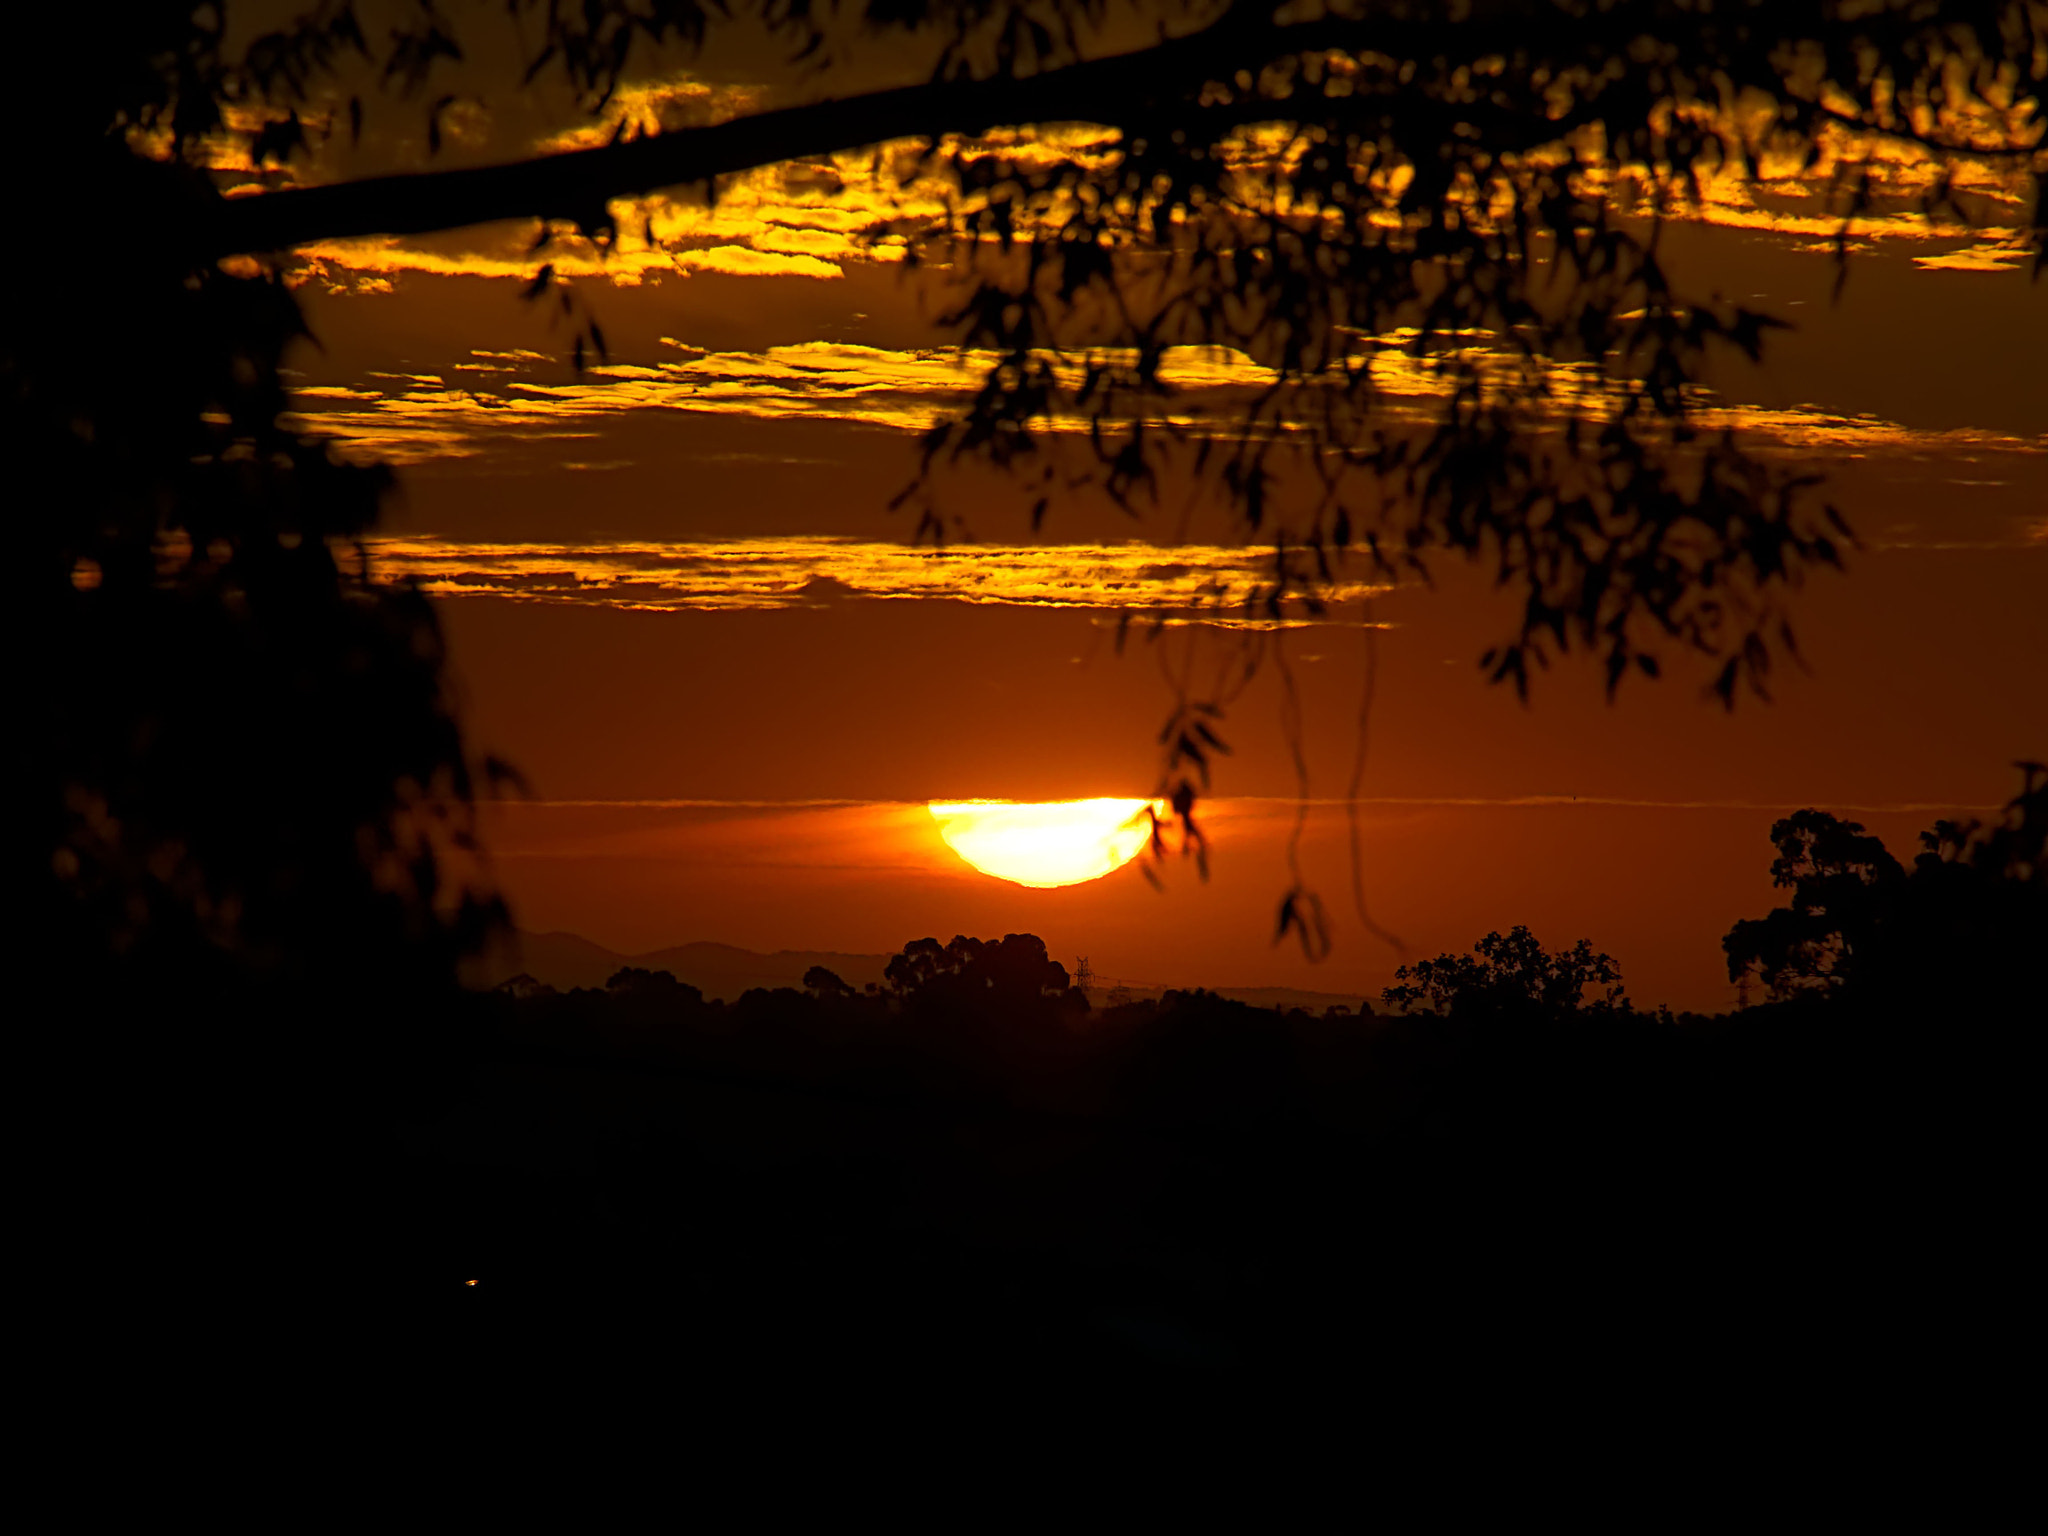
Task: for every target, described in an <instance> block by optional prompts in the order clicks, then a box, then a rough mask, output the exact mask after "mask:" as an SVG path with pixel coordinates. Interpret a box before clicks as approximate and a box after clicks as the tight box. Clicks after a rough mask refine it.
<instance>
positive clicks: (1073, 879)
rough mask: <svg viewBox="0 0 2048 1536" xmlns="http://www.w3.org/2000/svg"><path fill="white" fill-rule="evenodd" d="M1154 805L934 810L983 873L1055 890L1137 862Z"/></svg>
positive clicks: (993, 805)
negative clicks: (1147, 807) (1134, 861)
mask: <svg viewBox="0 0 2048 1536" xmlns="http://www.w3.org/2000/svg"><path fill="white" fill-rule="evenodd" d="M1152 803H1153V802H1151V801H1147V800H1053V801H1046V802H1042V803H1038V804H1033V803H1030V802H1026V801H1017V800H953V801H941V800H934V801H932V802H931V805H930V810H931V813H932V820H934V821H936V822H937V823H938V824H939V836H940V837H942V838H944V839H945V840H946V846H947V847H948V848H951V849H952V850H953V851H954V852H955V853H957V854H959V855H960V857H961V858H963V859H965V860H966V861H967V862H968V863H969V864H972V865H973V866H974V867H975V868H976V869H978V870H980V871H981V872H982V873H983V874H984V875H993V876H995V878H996V879H998V880H1010V881H1014V882H1015V883H1016V884H1018V885H1030V886H1037V887H1039V888H1041V889H1050V888H1052V887H1054V886H1060V885H1079V884H1081V883H1082V882H1083V881H1086V880H1100V879H1101V878H1102V877H1103V876H1104V875H1106V874H1108V873H1109V872H1110V871H1111V870H1114V869H1118V868H1120V867H1121V866H1123V865H1125V864H1128V863H1129V862H1130V861H1131V860H1132V859H1133V858H1135V857H1137V855H1138V852H1139V850H1140V849H1142V848H1143V847H1144V846H1145V843H1146V840H1147V839H1148V838H1150V837H1151V835H1152V820H1151V818H1150V817H1148V816H1147V815H1146V814H1145V807H1146V806H1147V805H1149V804H1152ZM1158 809H1159V810H1160V811H1161V813H1162V814H1163V813H1164V811H1165V807H1164V806H1160V807H1158Z"/></svg>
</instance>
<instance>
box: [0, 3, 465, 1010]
mask: <svg viewBox="0 0 2048 1536" xmlns="http://www.w3.org/2000/svg"><path fill="white" fill-rule="evenodd" d="M143 13H147V14H150V15H155V14H157V12H156V11H155V10H154V9H153V8H148V7H142V8H138V14H143ZM117 40H118V38H117ZM108 58H109V59H110V61H111V65H110V73H109V74H108V75H107V76H106V77H104V78H102V77H100V76H99V75H98V74H96V73H95V72H92V71H86V72H82V74H81V77H80V82H81V97H82V100H81V101H77V102H72V103H70V105H69V114H70V115H67V114H66V112H65V111H62V110H57V111H56V115H55V118H54V122H52V121H44V120H29V121H22V120H20V119H18V118H15V117H13V116H11V115H10V118H9V126H10V131H11V132H12V133H13V135H14V137H15V141H16V142H27V141H29V140H31V139H33V140H35V141H36V142H38V143H39V144H41V145H42V146H43V148H42V149H41V150H39V151H38V153H37V154H36V155H33V156H27V157H24V158H25V160H26V161H27V162H28V164H27V165H26V166H17V169H16V172H15V174H16V175H18V176H22V177H25V178H27V179H28V180H30V181H31V183H32V186H31V187H30V188H27V189H18V191H17V195H18V196H19V197H20V198H21V204H20V206H24V207H33V206H43V207H46V208H49V209H52V210H61V214H53V216H52V217H51V218H50V219H49V220H47V221H46V222H43V223H40V224H37V225H36V226H35V227H34V233H32V234H31V233H29V232H28V230H27V227H24V230H23V232H22V233H21V236H20V238H14V239H10V240H9V241H8V242H7V243H6V250H5V252H4V253H0V264H4V271H0V282H4V286H5V291H6V292H7V293H8V294H9V295H10V312H9V314H8V317H7V322H6V325H5V328H4V331H0V398H4V402H5V409H4V413H0V452H4V454H5V455H6V461H7V464H8V467H9V473H10V475H11V476H12V477H13V479H14V484H15V487H16V490H15V493H14V496H13V498H12V503H11V504H12V505H13V507H14V508H15V510H16V512H17V517H16V523H17V532H19V534H20V535H21V537H22V538H23V539H25V540H26V541H27V542H26V544H25V545H24V546H23V549H22V552H21V557H20V558H18V559H16V560H15V561H12V562H10V565H9V576H8V581H9V584H10V587H11V589H12V608H13V619H14V622H15V623H16V624H17V625H19V626H20V633H21V635H22V636H23V637H24V640H23V642H22V645H23V661H22V665H21V668H20V672H21V683H20V686H19V688H18V690H17V693H18V696H19V703H18V709H19V711H20V713H19V716H18V718H17V719H16V721H15V722H14V723H13V725H12V726H11V727H10V729H9V732H8V749H7V751H8V757H9V760H10V763H11V766H12V768H13V770H14V773H15V776H16V779H17V781H18V782H20V783H22V784H23V785H24V787H25V791H26V795H27V802H28V807H29V809H28V811H27V813H26V816H25V818H24V820H25V823H26V836H25V837H24V839H23V847H22V850H21V851H22V855H23V859H24V864H25V866H26V867H24V868H21V869H20V870H19V878H20V880H21V885H20V886H19V887H18V888H20V889H24V890H25V892H26V895H27V910H28V911H29V912H30V913H31V914H32V917H31V921H32V923H33V924H34V929H35V937H36V943H35V946H34V947H35V952H36V953H37V954H38V957H39V958H38V963H39V964H42V965H51V966H55V967H58V968H60V969H61V970H62V972H63V973H65V974H68V975H70V976H72V977H74V978H75V979H76V980H78V981H80V982H90V983H94V984H97V983H103V982H107V981H109V980H112V979H114V978H116V977H118V976H122V975H127V976H131V977H134V978H137V979H148V978H156V979H162V978H163V977H164V976H166V975H169V974H173V973H175V974H177V975H180V976H183V977H185V978H186V979H188V980H192V981H200V980H206V979H208V978H210V979H211V980H213V981H221V982H226V981H228V980H230V979H231V976H232V975H241V976H245V977H249V976H253V977H260V978H265V979H267V980H269V981H274V982H277V983H280V984H303V983H318V984H319V985H320V986H322V987H330V986H335V987H353V986H381V985H384V984H387V983H389V982H391V981H392V980H394V979H395V978H396V977H397V976H399V975H401V974H402V975H405V976H408V977H410V978H411V979H412V980H413V981H414V982H416V983H419V984H422V985H429V986H431V985H446V984H449V983H452V981H453V978H454V970H453V967H454V963H455V961H456V959H457V957H458V956H459V955H460V954H461V953H462V952H463V951H465V950H466V949H469V948H471V947H473V946H474V945H475V943H476V942H477V941H478V940H479V939H480V938H481V937H482V935H483V934H484V932H485V931H486V930H487V929H488V928H489V927H490V925H491V924H492V923H493V922H495V921H496V919H497V916H498V908H497V905H496V902H495V900H494V898H493V897H492V896H491V895H490V894H489V892H488V889H487V888H486V886H485V884H484V883H483V882H482V877H481V872H480V870H478V869H476V868H475V866H474V847H473V841H472V830H473V829H472V824H471V816H470V797H471V793H472V778H471V772H472V770H471V766H470V764H469V762H468V761H467V759H466V758H465V756H464V754H463V751H462V746H461V740H460V736H459V732H458V730H457V726H456V723H455V720H454V718H453V715H452V713H451V708H450V702H449V700H448V698H447V695H446V693H445V692H444V689H443V686H442V665H443V653H442V642H441V637H440V633H439V630H438V627H437V625H436V622H435V619H434V615H433V613H432V611H431V609H430V608H429V606H428V604H427V602H426V600H425V599H424V598H423V597H421V596H420V595H418V594H417V593H415V592H413V591H410V590H405V589H396V590H394V589H392V588H389V587H380V586H377V585H374V584H372V583H371V582H370V581H368V580H367V579H366V577H365V576H364V575H363V574H362V573H361V572H360V571H358V570H357V569H355V568H353V567H354V566H355V561H354V560H353V558H352V557H351V555H350V553H349V550H350V542H351V541H352V540H354V539H356V538H357V537H358V536H360V535H361V534H363V533H364V532H366V531H367V530H368V529H369V528H370V527H372V526H373V524H374V523H375V520H376V517H377V512H378V506H379V503H380V500H381V498H382V497H383V496H384V494H385V493H386V491H387V489H388V486H389V476H388V474H386V473H385V472H383V471H381V470H376V469H363V468H356V467H351V466H348V465H346V464H343V463H341V462H339V461H338V460H337V459H335V458H334V457H333V456H332V454H331V453H330V451H329V449H328V447H327V446H326V445H324V444H322V443H318V442H313V441H309V440H306V439H304V438H301V437H299V436H297V435H295V434H294V433H293V432H292V431H290V430H289V429H288V428H287V427H285V426H284V425H282V424H281V422H280V417H281V415H282V413H283V412H284V411H285V409H286V405H287V392H286V385H285V382H284V379H283V378H282V377H281V376H280V373H279V363H280V358H281V356H282V355H283V353H284V350H285V348H286V347H287V346H288V345H290V344H292V343H293V342H295V341H296V340H298V339H299V338H300V337H301V335H302V334H303V327H302V325H301V322H300V317H299V311H298V308H297V305H296V303H295V302H294V300H293V299H292V297H291V295H290V294H289V293H288V292H287V291H286V289H285V288H284V287H283V285H282V284H281V283H280V282H278V281H277V280H276V279H275V277H273V276H269V275H264V274H260V273H257V274H251V273H249V272H243V273H241V274H240V275H231V274H230V273H229V272H227V271H223V270H221V269H220V268H219V267H218V266H216V265H214V264H212V263H210V262H201V261H197V260H195V259H194V253H193V251H192V249H191V247H190V245H189V243H188V237H189V235H190V233H191V232H192V231H193V230H194V229H195V228H197V227H199V226H200V225H201V224H202V223H203V221H204V219H205V218H206V216H207V210H208V209H209V208H211V207H212V206H213V205H214V203H215V202H217V195H216V194H215V193H214V191H213V189H212V188H211V187H210V186H209V185H208V184H207V183H206V181H205V180H204V178H203V177H200V176H199V175H197V174H196V173H194V172H192V171H190V170H188V169H186V168H185V167H183V166H181V165H179V164H177V163H175V162H172V163H158V162H155V161H152V160H149V159H147V158H144V157H141V156H138V155H136V154H134V153H132V152H130V151H129V150H128V148H127V147H126V146H125V145H124V144H123V143H122V142H121V141H120V140H119V139H118V138H116V137H110V136H108V135H107V133H106V131H105V130H106V128H107V127H108V125H109V121H110V120H111V118H112V116H113V115H114V103H112V102H110V101H108V100H106V99H103V98H100V97H96V96H95V95H94V94H93V89H94V88H98V89H99V90H101V91H105V92H112V91H116V90H118V89H121V88H123V87H129V86H135V85H136V84H137V83H138V82H140V83H141V84H142V85H147V84H148V83H149V82H150V81H152V80H153V79H154V78H155V77H154V75H153V74H152V73H151V72H150V71H148V70H140V71H137V70H135V69H134V68H133V66H134V65H135V64H136V63H137V60H135V59H134V58H132V57H124V56H123V55H122V53H121V51H120V49H119V48H118V47H117V48H114V49H112V50H111V51H110V53H109V54H108ZM122 67H128V68H129V70H130V73H128V74H127V75H123V74H122V73H121V69H122ZM185 100H186V98H184V97H183V96H181V97H179V98H178V101H179V104H180V106H181V107H182V106H183V105H184V104H185ZM9 104H10V106H15V105H18V104H19V103H18V99H17V98H14V97H11V96H10V98H9ZM121 105H122V106H124V107H131V108H132V105H133V103H132V102H131V101H126V100H124V101H122V102H121ZM181 126H182V122H181ZM465 865H468V866H469V869H468V872H465Z"/></svg>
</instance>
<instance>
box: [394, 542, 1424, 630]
mask: <svg viewBox="0 0 2048 1536" xmlns="http://www.w3.org/2000/svg"><path fill="white" fill-rule="evenodd" d="M367 548H368V551H369V556H370V567H371V570H372V572H373V574H374V575H375V576H376V577H377V578H378V579H380V580H384V581H399V580H412V581H415V582H417V583H419V585H420V586H421V587H422V588H423V589H424V590H426V591H428V592H432V593H435V594H436V595H439V596H445V597H455V596H490V597H500V598H508V599H512V600H515V601H520V602H529V603H569V604H578V605H597V606H602V607H610V608H636V609H677V608H687V609H700V610H732V609H777V608H805V607H823V606H827V605H829V604H832V603H835V602H840V601H844V600H848V599H863V598H865V599H875V600H882V601H892V600H895V601H900V600H916V599H922V600H927V601H930V600H941V601H950V602H961V603H974V604H980V605H987V604H999V605H1006V606H1012V607H1024V608H1061V609H1080V610H1087V611H1092V612H1097V613H1101V614H1104V615H1108V614H1113V613H1119V612H1127V611H1132V610H1144V611H1152V612H1164V613H1169V614H1171V615H1174V616H1176V617H1178V618H1179V619H1180V620H1182V621H1183V622H1186V621H1190V620H1193V621H1199V622H1202V623H1211V624H1222V625H1227V626H1230V627H1244V626H1251V627H1260V628H1265V627H1270V625H1269V624H1268V623H1267V622H1266V621H1264V620H1254V619H1250V618H1248V617H1246V616H1245V615H1244V614H1243V612H1242V610H1241V609H1240V608H1239V607H1238V606H1237V605H1238V604H1239V603H1240V601H1241V600H1242V598H1243V597H1244V595H1245V594H1246V593H1247V592H1248V591H1250V590H1251V589H1252V588H1254V587H1255V586H1257V585H1258V584H1259V583H1260V582H1261V581H1262V580H1263V579H1264V578H1265V576H1266V574H1267V572H1268V571H1270V569H1271V565H1272V560H1273V554H1272V551H1271V550H1270V549H1265V550H1260V549H1255V548H1227V547H1223V546H1217V545H1174V546H1161V545H1156V544H1141V543H1135V542H1133V543H1128V544H1121V545H1114V544H1109V545H1105V544H1033V545H994V544H973V545H953V546H949V547H947V548H944V549H930V548H916V547H913V546H910V545H906V544H900V543H893V542H882V541H873V540H860V539H849V538H829V537H795V538H785V539H737V540H730V541H718V542H695V543H688V542H685V543H652V542H649V543H614V544H535V543H506V544H494V543H478V542H469V541H460V540H453V539H440V538H392V539H377V540H373V541H371V542H370V543H369V545H368V546H367ZM1385 590H1387V588H1386V587H1385V585H1384V584H1377V583H1372V582H1367V581H1363V580H1351V581H1343V582H1339V583H1338V584H1337V585H1336V586H1335V587H1333V588H1332V589H1331V590H1330V592H1329V593H1328V594H1327V598H1328V600H1329V601H1330V602H1331V603H1333V604H1337V603H1349V602H1357V601H1360V600H1362V599H1364V598H1367V597H1370V596H1373V595H1375V594H1376V593H1379V592H1383V591H1385ZM1298 622H1306V619H1305V618H1304V619H1300V620H1296V619H1290V621H1289V623H1290V626H1291V625H1293V624H1295V623H1298Z"/></svg>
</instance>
